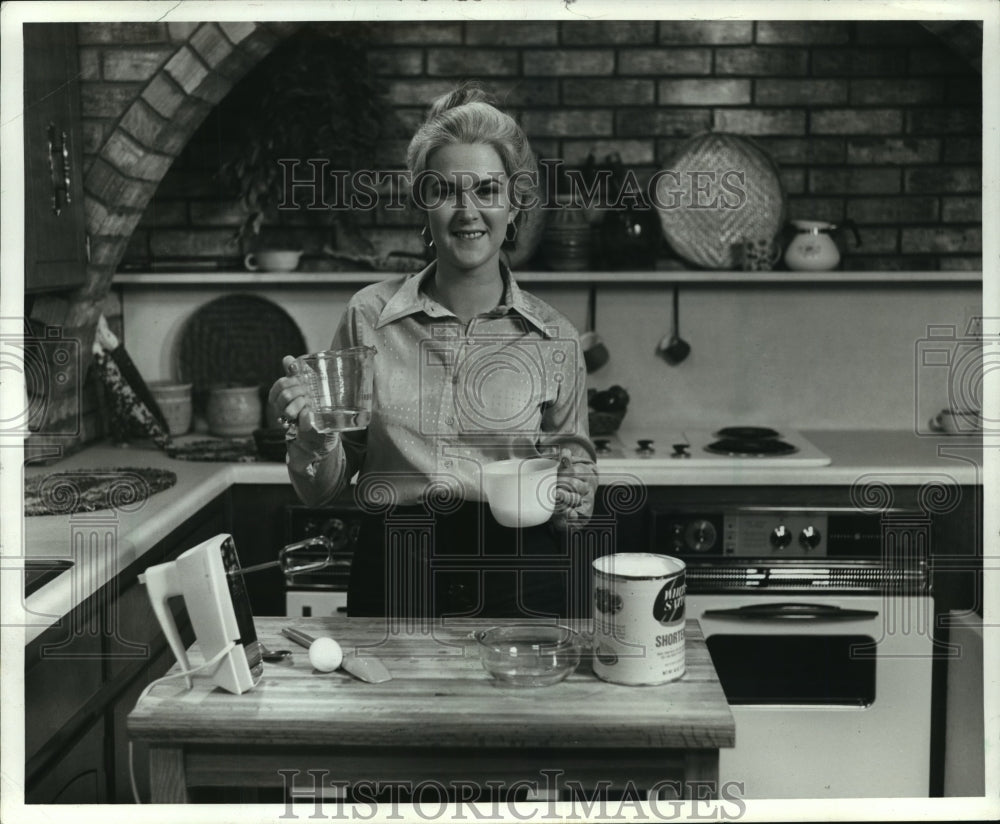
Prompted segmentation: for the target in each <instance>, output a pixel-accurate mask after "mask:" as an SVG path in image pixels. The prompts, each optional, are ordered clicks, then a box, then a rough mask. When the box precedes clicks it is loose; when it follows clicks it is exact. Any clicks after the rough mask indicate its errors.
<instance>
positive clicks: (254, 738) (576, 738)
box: [128, 617, 735, 809]
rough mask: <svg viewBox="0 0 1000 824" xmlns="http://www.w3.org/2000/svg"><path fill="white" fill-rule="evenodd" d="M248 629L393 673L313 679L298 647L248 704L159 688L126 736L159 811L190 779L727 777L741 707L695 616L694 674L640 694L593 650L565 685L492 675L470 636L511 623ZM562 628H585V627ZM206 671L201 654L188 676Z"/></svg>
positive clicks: (274, 644) (275, 622) (691, 640)
mask: <svg viewBox="0 0 1000 824" xmlns="http://www.w3.org/2000/svg"><path fill="white" fill-rule="evenodd" d="M254 623H255V627H256V629H257V633H258V637H259V638H260V640H261V641H262V642H264V643H265V644H266V645H267V646H268V647H270V648H271V649H276V648H278V647H279V646H287V645H288V642H287V640H286V639H285V638H284V637H283V636H282V635H280V634H279V632H280V629H281V627H282V626H285V625H287V624H293V625H294V626H295V627H296V628H298V629H300V630H301V631H304V632H306V633H308V634H310V635H313V636H314V637H320V636H330V637H333V638H337V639H338V640H339V641H340V643H341V644H342V645H343V646H344V648H345V650H349V651H352V650H357V654H358V656H359V657H364V656H365V655H367V654H371V653H372V652H373V651H374V652H375V653H376V654H377V656H378V658H379V659H380V660H381V661H382V663H383V664H384V665H385V667H386V668H387V669H388V670H389V672H390V673H391V675H392V678H391V680H389V681H385V682H382V683H378V684H368V683H363V682H361V681H359V680H358V679H356V678H353V677H351V676H350V675H348V674H347V673H345V672H343V671H336V672H331V673H319V672H317V671H316V670H314V669H313V667H312V665H311V664H310V663H309V660H308V656H307V654H306V651H305V650H304V649H302V648H301V647H296V646H294V645H293V647H294V648H293V650H292V656H291V657H290V658H289V659H287V660H286V661H285V662H282V663H281V664H268V663H265V664H264V670H263V677H262V678H261V680H260V682H259V683H258V684H257V686H256V687H255V688H254V689H253V690H251V691H250V692H247V693H244V694H242V695H232V694H230V693H228V692H226V691H225V690H222V689H218V688H216V687H215V686H214V684H213V682H212V681H211V680H210V679H208V678H205V677H203V676H200V675H196V676H194V677H193V678H192V681H193V685H192V688H191V689H190V691H189V690H188V689H187V687H186V686H185V684H184V683H183V682H182V681H181V680H179V679H174V680H171V681H167V682H164V683H162V684H158V685H156V686H155V687H153V688H152V689H151V690H150V692H149V693H148V695H146V696H145V697H144V698H142V699H141V700H140V701H139V702H138V703H137V704H136V707H135V709H134V710H133V711H132V712H131V714H130V715H129V718H128V730H129V735H130V736H131V737H132V738H133V739H135V740H144V741H148V742H149V743H150V746H151V748H154V749H153V752H152V757H151V760H150V764H151V770H150V772H151V778H152V780H151V782H150V784H151V789H152V791H153V797H152V802H153V803H169V802H177V801H182V800H187V799H186V796H187V792H186V786H187V784H191V785H195V786H203V785H206V784H207V785H212V784H219V785H227V784H229V785H232V784H233V783H234V782H240V781H243V782H246V783H247V784H250V785H253V786H267V785H271V786H275V785H277V786H280V785H282V780H283V776H282V775H281V772H282V770H283V769H288V768H290V767H294V768H296V769H298V770H299V771H301V772H306V771H312V770H315V769H323V770H324V771H328V772H329V774H331V775H336V776H337V778H338V780H340V781H343V782H344V783H347V784H354V783H355V782H358V781H362V782H364V781H369V780H370V779H371V778H372V777H373V776H377V777H379V778H404V779H407V780H410V781H414V782H419V781H422V780H428V779H433V780H436V781H439V782H444V783H445V784H448V782H451V781H458V780H464V781H468V780H476V781H483V780H491V781H493V780H499V781H503V782H504V783H505V784H506V785H507V786H508V787H510V786H516V784H515V782H520V781H522V780H527V781H537V780H538V779H539V777H540V776H542V775H543V774H544V772H543V771H545V770H557V771H558V775H553V776H551V777H552V779H553V780H554V781H556V782H558V784H560V785H563V786H564V782H565V781H567V780H573V781H577V780H581V781H583V782H585V785H590V784H591V782H595V783H596V781H604V782H609V783H610V782H613V784H614V785H615V786H623V785H624V784H625V782H626V781H629V782H632V784H633V786H637V787H641V788H648V787H652V786H655V785H656V784H657V783H658V782H660V781H661V780H663V779H664V778H665V777H667V776H668V775H670V776H672V775H673V774H672V773H671V772H670V769H671V767H672V766H673V767H674V768H675V769H676V768H677V767H680V768H681V769H683V771H684V774H683V776H682V778H683V779H687V780H690V781H705V782H713V781H715V782H717V780H718V753H719V749H720V748H722V747H727V748H728V747H732V746H733V745H734V742H735V720H734V718H733V714H732V711H731V710H730V708H729V705H728V704H727V702H726V697H725V694H724V693H723V691H722V687H721V685H720V683H719V678H718V675H717V673H716V671H715V667H714V666H713V664H712V659H711V656H710V655H709V653H708V648H707V646H706V644H705V638H704V635H703V633H702V631H701V627H700V625H699V623H698V622H697V621H696V620H693V619H689V620H688V621H687V622H686V626H685V632H684V646H685V658H686V671H685V673H684V675H683V676H681V677H680V678H679V679H677V680H675V681H672V682H669V683H666V684H660V685H655V686H644V687H627V686H621V685H619V684H612V683H608V682H605V681H602V680H600V679H598V678H597V677H596V676H595V674H594V672H593V669H592V666H591V660H592V659H591V655H590V654H589V651H588V653H586V654H584V656H583V657H582V660H581V661H580V664H579V666H578V667H577V668H576V670H575V671H574V672H572V673H571V674H570V675H569V676H568V677H567V678H566V679H565V680H564V681H561V682H559V683H557V684H553V685H550V686H547V687H544V688H537V689H532V688H525V687H510V686H506V685H504V684H501V683H499V682H497V681H494V680H493V679H492V678H491V677H490V676H489V675H488V674H487V673H486V672H485V671H484V669H483V667H482V665H481V664H480V662H479V653H478V650H477V648H476V642H475V641H474V640H473V638H472V637H471V633H472V632H473V631H474V630H477V629H482V628H483V627H485V626H489V625H490V624H493V623H511V622H510V621H507V622H505V621H496V622H495V621H493V620H489V621H487V620H484V619H479V620H475V619H472V620H468V619H458V620H455V619H449V620H447V621H440V622H435V623H433V624H431V625H420V624H415V625H413V626H406V625H405V622H404V623H403V624H399V625H394V624H392V623H387V622H386V620H385V619H383V618H367V619H365V618H339V617H325V618H318V617H313V618H297V619H294V620H291V619H287V618H257V619H255V621H254ZM537 623H540V624H543V625H544V624H545V623H546V622H545V621H539V622H537ZM567 623H569V624H570V625H571V626H574V627H575V628H579V629H589V622H567ZM202 661H203V658H202V656H201V654H200V650H199V649H197V648H193V649H192V650H191V664H192V666H197V665H198V664H199V663H201V662H202ZM331 741H335V742H336V744H337V746H336V747H330V742H331ZM609 753H612V755H610V756H609ZM157 767H159V771H158V773H155V772H154V770H155V769H156V768H157ZM174 767H176V769H173V768H174ZM716 794H717V792H716ZM687 795H688V793H687V792H685V796H687ZM317 809H318V808H317Z"/></svg>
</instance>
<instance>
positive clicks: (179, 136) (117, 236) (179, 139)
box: [40, 21, 302, 351]
mask: <svg viewBox="0 0 1000 824" xmlns="http://www.w3.org/2000/svg"><path fill="white" fill-rule="evenodd" d="M301 25H302V24H301V23H254V22H242V21H239V22H221V23H209V22H207V23H200V24H193V25H191V26H190V31H187V32H185V33H184V34H183V35H182V36H181V37H174V38H173V41H172V45H175V46H176V48H174V49H173V51H172V52H167V53H166V54H164V55H163V57H162V58H161V59H162V63H161V65H160V66H159V68H158V69H157V70H156V71H155V72H154V73H153V74H152V75H151V76H150V77H149V78H148V80H147V82H146V83H145V84H144V85H142V86H141V87H140V88H139V90H138V93H137V94H136V95H135V96H134V97H133V98H131V99H128V100H126V101H124V105H123V106H122V112H121V116H120V117H119V118H118V120H117V122H115V123H114V125H113V127H112V128H111V129H110V131H109V132H108V133H107V134H106V136H105V139H104V140H103V143H101V144H100V147H99V148H98V149H97V150H96V153H95V156H94V157H93V158H92V159H89V163H88V164H87V169H86V174H85V176H84V184H83V189H84V216H85V221H86V228H87V234H88V236H89V238H90V263H89V264H88V266H87V278H86V282H85V285H84V286H83V287H81V288H80V289H79V290H77V291H76V292H75V293H74V294H73V295H72V296H71V297H70V299H69V301H68V303H65V304H64V305H63V307H62V308H64V309H65V312H58V314H61V315H63V321H62V325H63V328H64V329H65V330H71V331H72V333H73V334H74V335H75V336H76V337H77V339H79V340H81V342H82V343H84V344H85V349H84V351H89V348H90V342H91V340H92V338H93V330H94V328H95V326H96V322H97V319H98V316H99V315H100V312H101V306H102V304H103V301H104V299H105V298H106V297H107V294H108V291H109V289H110V286H111V280H112V277H113V275H114V272H115V269H116V267H117V266H118V263H119V262H120V261H121V259H122V256H123V255H124V253H125V249H126V247H127V246H128V243H129V240H130V238H131V236H132V233H133V231H134V230H135V227H136V225H137V224H138V223H139V220H140V219H141V218H142V215H143V212H144V211H145V209H146V206H147V205H148V204H149V201H150V200H151V199H152V197H153V195H154V194H155V192H156V189H157V187H158V186H159V183H160V181H161V180H162V179H163V176H164V175H165V174H166V173H167V171H168V169H169V168H170V166H171V165H172V163H173V161H174V159H175V158H176V157H177V156H178V155H179V154H180V153H181V151H182V150H183V148H184V146H185V145H186V144H187V142H188V141H189V140H190V138H191V136H192V135H193V134H194V132H195V131H196V130H197V128H198V127H199V126H200V125H201V123H202V121H203V120H204V119H205V117H206V116H207V115H208V113H209V112H210V111H211V110H212V109H213V108H214V107H215V106H216V105H217V104H218V103H219V102H220V101H221V100H222V99H223V98H224V97H225V96H226V95H227V94H228V93H229V91H230V90H231V89H232V88H233V86H235V85H236V83H237V82H239V80H240V79H241V78H242V77H243V76H244V75H245V74H246V73H247V72H248V71H250V69H252V68H253V67H254V66H255V65H257V63H259V62H260V60H262V59H263V58H264V57H265V56H266V55H268V54H269V53H270V52H271V51H272V50H273V49H274V48H275V46H277V45H278V44H279V43H280V42H281V41H282V40H284V39H285V38H286V37H288V36H289V35H291V34H292V33H293V32H294V31H295V30H296V29H298V28H299V27H300V26H301ZM40 300H42V301H44V300H45V298H44V297H43V298H41V299H40ZM51 300H57V299H51ZM40 308H41V310H42V313H43V314H48V315H49V317H52V318H53V320H55V319H56V318H54V317H53V314H54V313H53V312H52V311H51V307H50V311H49V312H45V311H44V308H43V307H40Z"/></svg>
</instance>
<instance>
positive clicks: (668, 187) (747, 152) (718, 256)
mask: <svg viewBox="0 0 1000 824" xmlns="http://www.w3.org/2000/svg"><path fill="white" fill-rule="evenodd" d="M666 171H669V172H670V173H671V174H667V175H663V176H662V177H660V179H659V181H658V184H657V191H656V194H657V197H656V206H657V211H658V213H659V215H660V224H661V226H662V227H663V234H664V236H665V237H666V239H667V242H669V243H670V245H671V247H672V248H673V249H674V251H676V252H677V254H678V255H680V256H681V257H682V258H684V259H685V260H687V261H688V262H689V263H693V264H695V265H697V266H701V267H704V268H706V269H735V268H736V267H737V265H738V259H737V256H736V248H735V247H736V246H737V245H738V244H739V243H740V242H741V241H743V240H744V239H755V238H773V237H774V236H775V235H776V234H777V233H778V232H779V231H780V229H781V227H782V226H783V225H784V222H785V193H784V188H783V187H782V185H781V178H780V176H779V175H778V167H777V166H776V165H775V163H774V161H773V160H772V159H771V157H770V156H769V155H768V154H767V153H766V152H765V151H764V150H763V149H761V148H760V147H759V146H757V144H755V143H753V142H752V141H750V140H748V139H747V138H745V137H741V136H739V135H734V134H726V133H712V134H703V135H698V136H697V137H693V138H691V139H690V140H689V141H687V142H686V143H684V144H683V145H682V146H681V147H680V149H678V150H677V153H676V154H675V155H674V156H673V157H672V158H671V159H670V162H669V164H668V165H667V168H666ZM694 172H700V173H708V175H707V176H699V177H697V178H696V177H695V176H693V173H694ZM744 176H745V177H744ZM696 179H697V180H698V181H700V184H699V185H700V186H701V187H703V188H704V191H702V192H700V193H699V192H698V191H696V184H695V182H694V181H695V180H696ZM741 193H742V194H741ZM744 195H745V199H744ZM695 198H696V199H695ZM711 204H716V205H715V207H712V208H705V206H706V205H711Z"/></svg>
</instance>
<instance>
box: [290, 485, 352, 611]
mask: <svg viewBox="0 0 1000 824" xmlns="http://www.w3.org/2000/svg"><path fill="white" fill-rule="evenodd" d="M284 521H285V543H286V544H290V543H295V542H297V541H302V540H305V539H307V538H314V537H316V536H318V535H322V536H325V537H327V538H329V539H330V541H331V542H332V544H333V550H332V552H331V554H330V563H329V564H327V566H326V567H324V568H323V569H321V570H317V571H315V572H305V573H296V574H292V575H288V576H286V580H285V614H286V615H288V616H290V617H307V616H319V615H338V614H345V613H346V612H347V584H348V580H349V578H350V572H351V561H352V559H353V557H354V549H355V545H356V543H357V538H358V530H359V529H360V527H361V516H360V511H359V510H358V509H357V508H356V507H354V506H353V505H352V504H350V503H343V504H338V505H336V506H329V507H307V506H302V505H297V504H296V505H291V506H287V507H285V511H284ZM322 551H323V550H322V549H318V550H317V552H322ZM308 560H309V559H308V557H302V561H303V564H304V563H306V562H308Z"/></svg>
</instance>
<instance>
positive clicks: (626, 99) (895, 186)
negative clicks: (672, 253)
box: [92, 21, 982, 270]
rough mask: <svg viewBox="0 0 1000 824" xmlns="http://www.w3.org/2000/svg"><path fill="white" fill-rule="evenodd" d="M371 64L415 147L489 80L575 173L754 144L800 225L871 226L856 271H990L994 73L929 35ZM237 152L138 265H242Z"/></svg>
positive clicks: (522, 32) (800, 33)
mask: <svg viewBox="0 0 1000 824" xmlns="http://www.w3.org/2000/svg"><path fill="white" fill-rule="evenodd" d="M162 59H164V53H163V51H162V50H160V49H159V48H158V47H157V46H156V45H155V44H153V43H150V44H149V53H148V54H146V55H145V56H142V57H140V56H138V55H134V56H133V55H123V56H120V57H119V59H118V60H117V61H115V62H114V63H113V68H112V70H113V71H114V72H115V73H116V76H118V77H122V78H123V80H122V81H121V82H126V83H127V82H129V80H128V78H130V77H132V76H133V75H134V74H135V73H137V72H138V73H141V72H144V71H149V70H150V68H151V67H152V66H153V65H155V63H156V61H157V60H162ZM370 61H371V64H372V66H373V67H374V69H375V70H376V71H377V72H378V74H379V75H380V76H381V78H382V79H383V80H384V82H385V86H386V92H387V95H388V99H389V100H390V101H391V103H392V105H393V106H394V108H395V109H396V112H397V114H398V115H399V118H400V121H401V123H402V124H403V126H404V127H405V130H406V132H407V134H408V133H409V132H411V131H412V129H413V128H414V127H415V126H416V124H417V123H419V122H420V119H421V118H422V115H423V108H424V106H425V104H426V103H427V102H428V100H429V99H430V98H432V97H433V96H435V95H436V94H439V93H441V92H443V91H446V90H448V89H449V88H451V87H452V86H453V84H454V83H455V82H456V81H458V80H461V79H464V78H476V79H480V80H482V81H484V82H486V83H487V84H489V85H490V86H492V87H493V88H494V89H495V90H496V91H497V92H498V94H499V95H500V97H501V98H502V99H503V100H504V101H505V103H506V104H507V106H508V108H510V109H512V110H513V111H514V112H515V113H516V114H517V115H518V116H519V118H520V119H521V121H522V123H523V125H524V126H525V129H526V131H527V132H528V135H529V137H530V138H531V140H532V144H533V146H534V147H535V149H536V151H538V152H539V153H540V154H541V155H542V156H545V157H551V158H561V159H563V160H564V161H565V162H566V163H567V164H570V165H574V164H579V163H581V162H582V161H583V160H584V159H585V158H586V156H587V154H588V152H590V151H592V150H593V151H594V152H595V153H596V154H597V156H598V157H599V158H601V157H603V156H604V155H606V154H608V153H609V152H612V151H617V152H619V153H620V154H621V156H622V158H623V160H624V162H625V163H626V164H627V165H629V166H631V167H633V168H634V169H635V170H636V171H637V173H638V174H639V176H640V177H642V176H648V175H650V174H652V173H653V172H654V171H656V170H657V169H660V168H664V167H666V166H668V165H669V162H670V159H671V156H672V154H673V153H674V152H675V150H676V149H677V147H678V146H679V145H680V144H681V143H682V142H683V141H684V140H685V139H686V138H688V137H690V136H691V135H693V134H696V133H698V132H700V131H704V130H709V129H710V130H714V131H727V132H735V133H738V134H743V135H748V136H751V137H752V138H753V139H755V140H756V141H758V143H759V144H760V145H762V146H763V147H764V148H765V149H766V150H767V151H768V152H770V153H771V155H772V156H773V157H774V158H775V160H776V161H777V162H778V164H779V166H780V168H781V173H782V178H783V181H784V185H785V188H786V191H787V194H788V201H789V217H790V218H792V219H794V218H812V219H821V220H830V221H841V220H844V219H845V218H850V219H852V220H854V221H856V222H857V224H858V225H859V226H860V230H861V235H862V238H863V245H862V246H861V247H860V248H858V249H856V250H852V251H851V253H850V254H849V255H847V256H846V257H845V262H844V265H845V266H846V267H848V268H852V269H872V270H877V269H911V270H934V269H978V268H980V267H981V258H980V245H981V228H980V195H981V182H980V175H981V159H980V158H981V106H982V81H981V75H980V74H979V72H978V71H977V69H976V68H975V67H974V66H972V65H970V64H969V63H968V62H966V61H965V60H964V59H962V57H960V56H958V55H957V54H956V53H954V52H953V51H952V50H951V49H950V48H949V47H948V46H946V45H945V44H944V43H943V42H942V41H941V40H940V39H938V38H937V37H935V36H934V35H932V34H930V33H929V32H928V31H926V30H925V29H924V28H923V27H922V26H921V25H920V24H919V23H917V22H912V21H893V22H884V21H872V22H840V21H824V22H757V23H754V22H748V21H725V22H688V21H684V22H666V21H659V22H657V21H628V22H624V21H620V22H594V23H591V22H572V23H556V22H532V23H503V22H495V23H458V22H455V23H422V24H421V23H400V24H381V25H380V26H379V29H378V42H376V43H375V44H374V46H373V48H372V49H371V52H370ZM92 62H96V61H92ZM108 69H109V67H108V65H107V63H105V71H106V72H107V71H108ZM105 76H106V77H107V74H106V75H105ZM95 128H97V127H96V126H95ZM405 146H406V139H405V138H404V137H402V136H401V137H400V139H398V140H392V141H388V142H387V143H386V144H385V145H384V146H382V147H381V148H380V152H379V154H380V158H381V160H382V162H383V163H384V164H385V165H386V166H394V167H399V166H401V165H402V158H403V153H404V151H405ZM226 156H227V152H226V147H225V146H219V145H218V141H217V129H216V128H215V127H214V126H213V124H212V120H211V116H210V117H209V119H208V120H207V121H206V123H205V126H204V127H203V128H202V129H201V130H200V131H199V132H198V133H197V134H196V135H195V137H194V138H193V140H192V141H191V143H189V144H188V146H187V148H186V149H185V150H184V151H183V152H181V154H180V155H179V157H178V158H177V161H176V162H175V163H174V164H173V166H172V167H171V168H170V170H169V172H167V174H166V176H165V177H164V179H163V182H162V184H161V186H160V188H159V190H158V191H157V193H156V196H155V197H154V198H153V200H152V201H151V202H150V205H149V207H148V208H147V209H146V211H145V214H144V215H143V218H142V220H141V221H140V222H139V223H138V227H137V230H136V232H135V234H134V235H133V237H132V242H131V243H130V245H129V248H128V251H127V255H126V262H128V263H131V264H133V265H135V266H142V265H143V264H148V263H149V262H165V261H168V260H170V259H180V258H188V257H194V258H208V259H213V260H223V261H225V262H227V263H235V262H236V261H238V259H239V257H240V254H241V250H240V249H239V248H237V247H236V246H235V245H234V244H233V242H232V237H233V231H234V229H235V228H236V227H237V226H238V225H239V223H240V221H241V219H242V214H241V212H240V210H239V208H238V206H237V204H236V203H235V198H234V196H233V193H232V192H229V191H226V190H224V189H220V183H219V180H218V178H217V177H215V174H214V172H215V171H216V170H217V167H218V164H219V163H220V162H221V161H222V160H223V159H225V157H226ZM313 217H314V216H313ZM369 220H370V223H371V225H370V228H369V233H370V235H371V237H372V238H373V239H374V240H375V241H376V243H377V245H379V246H381V247H382V248H383V249H385V250H388V249H407V250H412V251H417V250H419V240H418V239H417V237H416V231H415V226H414V225H413V218H412V216H400V215H399V214H391V213H387V212H381V213H378V212H376V213H374V214H373V215H371V216H369ZM281 227H282V236H283V237H284V238H286V239H289V240H290V241H292V242H296V243H301V245H302V246H303V247H304V248H305V249H306V250H307V254H308V253H318V252H319V250H320V249H321V247H322V244H323V242H325V240H326V235H325V234H324V233H323V232H322V231H318V230H316V229H315V228H314V227H312V226H310V225H309V224H307V222H306V220H305V218H304V216H302V215H296V214H295V213H290V214H285V215H283V216H282V220H281ZM665 251H666V253H667V254H669V249H668V250H665Z"/></svg>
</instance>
